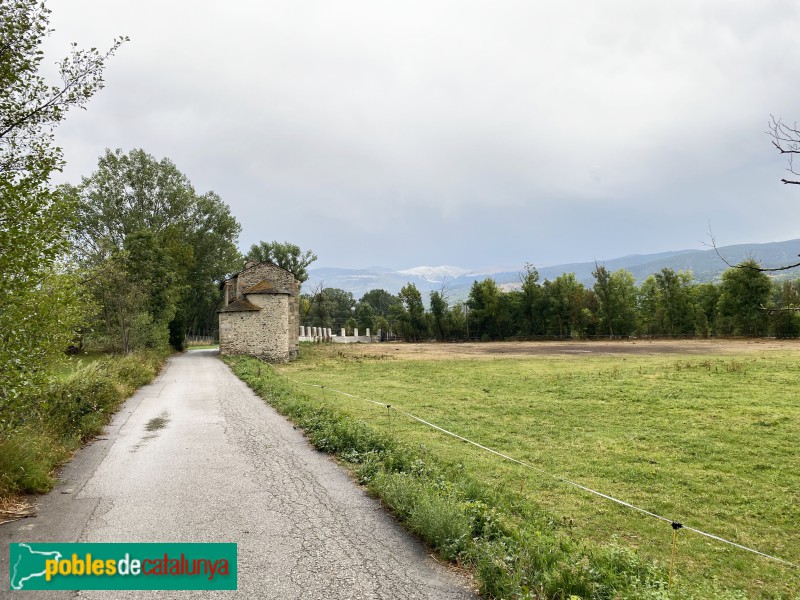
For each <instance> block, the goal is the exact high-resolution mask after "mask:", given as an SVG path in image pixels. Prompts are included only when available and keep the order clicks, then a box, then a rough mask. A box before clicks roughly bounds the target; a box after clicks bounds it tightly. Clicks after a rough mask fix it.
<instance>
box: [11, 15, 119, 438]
mask: <svg viewBox="0 0 800 600" xmlns="http://www.w3.org/2000/svg"><path fill="white" fill-rule="evenodd" d="M0 6H1V7H0V307H2V308H1V309H0V413H2V412H3V411H2V409H3V405H4V404H6V402H10V401H11V400H13V399H14V398H17V397H18V396H19V394H20V393H21V391H22V389H23V388H26V387H27V388H33V387H35V386H37V385H39V384H40V383H41V382H42V381H43V380H44V378H45V375H46V370H47V366H48V363H49V362H50V360H51V359H52V358H53V357H54V356H55V355H56V354H57V353H59V352H61V351H63V349H64V346H65V344H66V343H67V342H68V341H69V339H70V338H71V337H72V335H73V332H74V330H75V328H76V327H77V326H78V324H79V322H80V319H81V318H82V315H83V310H82V308H81V305H82V298H81V295H80V290H79V289H78V288H77V286H75V279H74V277H72V276H71V275H69V274H68V272H67V271H68V269H66V265H65V264H64V263H63V262H62V263H57V261H58V260H59V258H60V257H62V256H63V254H64V252H65V250H66V249H67V248H68V241H69V240H68V237H69V236H68V232H69V229H70V226H71V224H72V218H73V212H74V204H73V203H72V201H71V199H69V198H65V197H64V196H62V195H61V194H58V193H55V192H54V191H53V190H52V189H51V187H50V185H49V180H50V176H51V174H52V173H53V172H54V171H58V170H60V169H61V168H63V165H64V160H63V157H62V153H61V150H60V149H59V148H58V147H57V146H55V144H54V143H53V131H54V128H55V127H56V126H57V125H58V124H59V123H60V122H61V121H62V120H63V119H64V118H65V117H66V114H67V112H69V110H70V109H73V108H75V107H84V106H85V104H86V103H87V102H88V100H89V99H90V98H91V97H92V96H93V95H94V94H95V93H96V92H97V91H98V90H99V89H101V88H102V87H103V78H102V74H103V68H104V66H105V62H106V59H107V58H108V57H109V56H110V55H112V54H113V53H114V52H115V51H116V50H117V48H119V46H120V44H122V43H123V41H124V40H123V39H122V38H120V39H118V40H115V41H114V43H113V44H112V46H111V48H110V49H109V50H108V51H107V52H105V53H100V52H99V51H98V50H96V49H91V50H80V49H78V48H77V47H76V46H75V45H73V47H72V49H71V51H70V54H69V55H68V56H67V57H66V58H64V59H63V60H62V61H61V62H60V63H59V75H60V83H59V84H57V85H49V84H48V83H47V82H46V81H45V80H44V78H43V77H42V76H41V75H40V74H39V66H40V64H41V62H42V60H43V59H44V53H43V52H42V51H41V50H40V47H41V45H42V42H43V41H44V38H45V37H46V36H47V35H48V34H49V33H50V29H49V15H50V11H49V10H48V9H47V8H46V7H45V6H44V4H42V3H40V2H38V1H36V0H4V1H3V3H2V5H0ZM55 306H58V307H59V309H60V310H59V312H54V310H53V307H55ZM4 418H5V417H4V416H3V414H0V421H2V420H3V419H4ZM0 427H2V422H0Z"/></svg>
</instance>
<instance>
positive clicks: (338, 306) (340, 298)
mask: <svg viewBox="0 0 800 600" xmlns="http://www.w3.org/2000/svg"><path fill="white" fill-rule="evenodd" d="M355 307H356V301H355V299H354V298H353V294H352V293H351V292H346V291H345V290H341V289H339V288H321V289H320V290H319V292H318V293H317V294H316V295H315V296H314V297H312V298H311V310H310V311H309V313H308V315H309V320H310V321H311V325H313V326H314V327H330V328H331V329H334V330H338V329H340V328H342V327H344V326H345V323H346V322H347V321H348V320H349V319H351V318H353V314H354V310H355Z"/></svg>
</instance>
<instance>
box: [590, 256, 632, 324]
mask: <svg viewBox="0 0 800 600" xmlns="http://www.w3.org/2000/svg"><path fill="white" fill-rule="evenodd" d="M592 275H593V276H594V278H595V284H594V288H593V289H594V293H595V294H597V298H598V300H599V302H600V306H599V313H600V315H601V318H602V323H603V326H604V327H605V328H606V329H607V330H608V335H609V336H610V337H612V338H613V337H614V336H615V335H617V336H628V335H631V334H632V333H633V332H634V331H635V329H636V283H635V281H634V279H633V275H631V274H630V272H628V271H626V270H624V269H619V270H617V271H614V272H613V273H609V272H608V270H607V269H606V268H605V267H604V266H603V265H598V264H597V263H595V269H594V271H593V272H592Z"/></svg>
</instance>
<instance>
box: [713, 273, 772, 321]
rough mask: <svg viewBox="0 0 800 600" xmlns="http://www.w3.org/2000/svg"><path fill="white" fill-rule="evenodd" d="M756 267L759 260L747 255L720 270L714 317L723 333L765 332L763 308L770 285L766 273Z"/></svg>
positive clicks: (768, 294)
mask: <svg viewBox="0 0 800 600" xmlns="http://www.w3.org/2000/svg"><path fill="white" fill-rule="evenodd" d="M758 267H759V264H758V262H756V261H755V260H753V259H750V260H746V261H744V262H743V263H741V264H740V265H739V267H738V268H736V267H735V268H732V269H728V270H726V271H725V272H724V273H723V274H722V283H721V284H720V296H719V301H718V302H717V321H718V323H719V326H720V330H721V331H722V332H723V333H733V334H736V335H750V336H759V335H764V334H765V333H766V331H767V323H768V315H767V311H766V310H765V308H766V304H767V303H768V302H769V297H770V291H771V287H772V285H771V283H770V279H769V276H768V275H767V274H766V273H763V272H761V271H759V270H757V269H758Z"/></svg>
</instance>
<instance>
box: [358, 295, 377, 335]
mask: <svg viewBox="0 0 800 600" xmlns="http://www.w3.org/2000/svg"><path fill="white" fill-rule="evenodd" d="M355 319H356V324H357V326H358V327H360V328H361V330H362V331H363V330H365V329H369V330H370V333H372V332H374V331H375V309H374V308H372V306H371V305H369V304H367V303H366V302H359V303H358V304H356V310H355Z"/></svg>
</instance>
